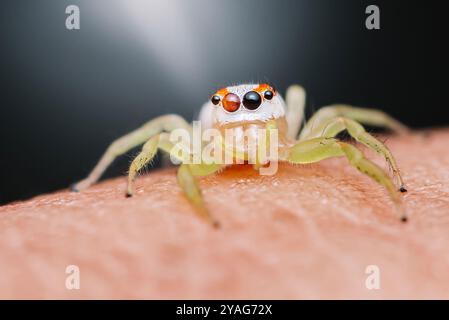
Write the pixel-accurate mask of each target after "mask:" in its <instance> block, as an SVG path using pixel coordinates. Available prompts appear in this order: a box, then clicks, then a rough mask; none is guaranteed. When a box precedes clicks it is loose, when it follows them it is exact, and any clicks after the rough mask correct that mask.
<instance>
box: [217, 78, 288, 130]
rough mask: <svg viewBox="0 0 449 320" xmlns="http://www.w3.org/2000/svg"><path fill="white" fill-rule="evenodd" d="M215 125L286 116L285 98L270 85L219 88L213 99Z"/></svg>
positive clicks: (264, 120) (260, 120) (259, 120)
mask: <svg viewBox="0 0 449 320" xmlns="http://www.w3.org/2000/svg"><path fill="white" fill-rule="evenodd" d="M210 108H212V111H211V113H212V118H213V122H214V123H215V125H218V126H225V125H228V124H231V125H232V124H234V123H241V122H267V121H269V120H273V119H278V118H281V117H283V116H284V115H285V109H284V101H283V100H282V98H281V97H280V95H278V94H277V92H276V90H275V89H274V88H273V87H272V86H270V85H268V84H242V85H238V86H232V87H227V88H223V89H220V90H218V91H217V92H216V93H215V94H213V95H212V97H211V99H210Z"/></svg>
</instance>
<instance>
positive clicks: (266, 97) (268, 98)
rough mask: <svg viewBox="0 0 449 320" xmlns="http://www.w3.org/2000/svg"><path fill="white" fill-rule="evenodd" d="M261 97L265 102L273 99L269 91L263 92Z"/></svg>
mask: <svg viewBox="0 0 449 320" xmlns="http://www.w3.org/2000/svg"><path fill="white" fill-rule="evenodd" d="M263 97H264V98H265V99H267V100H271V99H273V91H270V90H267V91H265V93H264V94H263Z"/></svg>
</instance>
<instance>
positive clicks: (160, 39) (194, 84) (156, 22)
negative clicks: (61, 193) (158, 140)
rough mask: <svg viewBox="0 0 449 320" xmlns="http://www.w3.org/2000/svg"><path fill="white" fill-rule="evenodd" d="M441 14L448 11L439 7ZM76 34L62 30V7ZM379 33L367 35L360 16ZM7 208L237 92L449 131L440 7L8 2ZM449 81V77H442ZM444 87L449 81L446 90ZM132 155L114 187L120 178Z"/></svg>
mask: <svg viewBox="0 0 449 320" xmlns="http://www.w3.org/2000/svg"><path fill="white" fill-rule="evenodd" d="M441 3H442V2H441ZM69 4H76V5H78V6H79V7H80V10H81V30H78V31H69V30H66V28H65V19H66V15H65V8H66V6H67V5H69ZM369 4H377V5H379V7H380V9H381V28H382V29H381V30H379V31H368V30H366V29H365V23H364V21H365V18H366V14H365V8H366V6H367V5H369ZM0 6H1V7H0V8H1V9H0V41H1V48H0V68H1V69H0V70H1V72H0V85H1V87H0V93H1V98H0V104H1V109H0V110H1V112H0V137H1V157H0V203H7V202H9V201H12V200H16V199H21V198H26V197H30V196H32V195H35V194H38V193H41V192H47V191H51V190H56V189H58V188H63V187H67V186H68V185H69V184H70V183H71V182H73V181H75V180H78V179H80V178H82V177H83V176H84V175H86V174H87V173H88V171H89V170H90V169H91V168H92V166H93V165H94V164H95V162H96V161H97V160H98V158H99V157H100V155H101V153H102V152H103V151H104V149H105V148H106V147H107V145H108V143H109V142H111V141H112V140H113V139H115V138H117V137H118V136H120V135H122V134H124V133H126V132H128V131H130V130H132V129H134V128H135V127H137V126H139V125H140V124H142V123H143V122H145V121H146V120H149V119H151V118H153V117H155V116H157V115H160V114H164V113H169V112H170V113H171V112H174V113H179V114H181V115H183V116H185V117H186V118H187V119H189V120H191V119H192V118H193V117H194V116H195V115H196V114H197V112H198V108H199V107H200V105H201V104H202V103H203V102H204V101H206V99H208V97H209V96H210V94H211V93H212V92H213V91H214V90H216V89H218V88H220V87H222V86H227V85H229V84H234V83H239V82H247V81H264V82H265V81H268V82H270V83H273V84H274V85H275V86H276V87H277V88H278V89H279V90H280V91H281V92H284V91H285V89H286V88H287V86H288V85H289V84H291V83H300V84H302V85H303V86H305V88H306V89H307V91H308V94H309V96H308V98H309V99H308V113H309V114H310V112H311V111H313V110H316V109H317V108H318V107H319V106H322V105H325V104H329V103H333V102H347V103H351V104H355V105H361V106H375V107H378V108H381V109H383V110H385V111H388V112H390V113H391V114H393V115H394V116H396V117H398V118H400V119H401V120H402V121H404V122H405V123H407V124H408V125H411V126H414V127H426V126H439V125H447V124H448V122H449V112H448V108H447V106H446V105H447V103H445V102H443V101H445V100H443V94H444V93H446V91H447V90H445V87H444V88H443V71H442V66H443V56H444V57H446V56H445V55H444V54H443V41H447V34H446V32H445V28H443V23H444V21H445V19H443V17H444V11H443V9H442V5H441V4H440V1H426V2H421V4H418V3H414V2H411V1H350V0H344V1H336V0H328V1H325V0H319V1H317V0H315V1H312V0H309V1H298V0H297V1H287V0H279V1H261V0H259V1H256V0H241V1H237V0H226V1H225V0H221V1H218V0H184V1H181V0H178V1H167V0H165V1H163V0H160V1H134V0H127V1H125V0H122V1H118V0H115V1H106V0H92V1H75V0H72V1H56V0H54V1H51V0H40V1H31V0H30V1H22V0H16V1H2V2H1V4H0ZM445 78H446V77H445ZM445 78H444V79H445ZM135 153H136V150H134V151H133V152H130V153H129V155H128V156H124V157H123V158H122V159H120V160H118V161H117V162H116V163H115V164H114V166H113V167H112V168H111V169H110V170H108V173H107V176H113V175H118V174H121V173H124V172H125V171H126V169H127V165H128V163H129V161H130V158H131V157H132V156H133V155H134V154H135Z"/></svg>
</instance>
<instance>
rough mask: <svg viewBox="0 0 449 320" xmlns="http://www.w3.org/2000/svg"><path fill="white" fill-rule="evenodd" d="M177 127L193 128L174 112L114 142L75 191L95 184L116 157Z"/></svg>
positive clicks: (77, 184)
mask: <svg viewBox="0 0 449 320" xmlns="http://www.w3.org/2000/svg"><path fill="white" fill-rule="evenodd" d="M177 128H185V129H187V130H191V126H190V124H189V123H187V122H186V121H185V120H184V119H183V118H182V117H180V116H178V115H174V114H169V115H164V116H160V117H157V118H155V119H153V120H151V121H149V122H147V123H145V124H144V125H143V126H141V127H140V128H138V129H136V130H134V131H132V132H130V133H128V134H127V135H125V136H123V137H121V138H119V139H117V140H115V141H114V142H112V143H111V144H110V145H109V147H108V148H107V150H106V151H105V153H104V154H103V156H102V157H101V159H100V160H99V161H98V163H97V165H96V166H95V168H94V169H93V170H92V171H91V172H90V173H89V175H88V176H87V177H86V178H85V179H83V180H81V181H79V182H77V183H76V184H74V185H73V186H72V190H73V191H80V190H82V189H85V188H87V187H89V186H91V185H92V184H94V183H95V182H96V181H97V180H98V179H99V178H100V176H101V175H102V174H103V172H104V171H105V170H106V168H107V167H108V166H109V165H110V164H111V163H112V161H114V159H115V158H116V157H118V156H120V155H122V154H124V153H126V152H127V151H129V150H131V149H132V148H134V147H137V146H138V145H140V144H142V143H144V142H145V141H147V140H148V139H150V138H151V137H152V136H154V135H156V134H158V133H160V132H163V131H171V130H174V129H177Z"/></svg>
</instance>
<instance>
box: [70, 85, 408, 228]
mask: <svg viewBox="0 0 449 320" xmlns="http://www.w3.org/2000/svg"><path fill="white" fill-rule="evenodd" d="M304 103H305V91H304V89H303V88H302V87H300V86H298V85H293V86H291V87H290V88H289V89H288V90H287V93H286V102H284V100H283V99H282V97H281V96H280V95H279V93H278V92H277V91H276V90H275V89H274V88H273V87H272V86H270V85H268V84H242V85H238V86H232V87H227V88H223V89H221V90H218V91H217V92H216V93H215V94H213V95H212V97H211V99H210V100H209V101H208V102H207V103H206V104H204V105H203V107H202V109H201V113H200V116H199V120H200V122H201V125H202V128H203V129H207V128H215V129H218V130H220V132H223V131H224V130H225V129H228V130H234V131H242V130H249V131H250V132H251V130H256V129H257V130H259V129H263V130H269V128H271V129H272V128H276V129H277V130H278V141H279V143H278V150H279V152H278V154H279V157H278V159H270V160H271V161H286V162H290V163H294V164H306V163H314V162H318V161H321V160H323V159H327V158H332V157H341V156H344V157H346V158H347V159H348V161H349V164H351V165H352V166H353V167H355V168H356V169H357V170H359V171H360V172H362V173H364V174H366V175H367V176H369V177H371V178H372V179H374V180H375V181H376V182H378V183H379V184H381V185H382V186H384V187H385V189H386V190H387V191H388V193H389V195H390V197H391V199H392V200H393V202H394V203H395V205H396V208H397V209H398V210H399V212H400V215H401V220H402V221H406V220H407V217H406V215H405V212H404V210H403V209H402V205H401V199H400V197H399V195H398V193H397V191H396V187H395V184H394V183H393V181H392V179H391V178H390V177H389V176H388V174H387V173H386V172H384V170H382V169H381V168H380V167H379V166H377V165H376V164H374V163H373V162H372V161H370V160H368V159H367V158H365V156H364V155H363V153H362V152H361V151H360V150H359V149H357V148H356V147H355V146H354V145H352V144H349V143H347V142H344V141H340V140H339V139H337V138H336V136H337V135H338V134H339V133H340V132H342V131H344V130H346V131H347V132H348V133H349V135H350V136H352V137H353V138H354V139H355V140H356V141H358V142H360V143H362V144H364V145H366V146H367V147H368V148H370V149H372V150H374V151H375V152H377V153H378V154H380V155H381V156H383V157H384V158H385V160H386V162H387V163H388V165H389V167H390V168H391V170H392V172H393V176H394V178H395V179H396V183H397V185H398V186H399V187H398V189H399V191H401V192H406V191H407V190H406V188H405V185H404V183H403V180H402V177H401V175H400V173H399V170H398V167H397V165H396V161H395V159H394V157H393V155H392V154H391V152H390V151H389V150H388V148H387V147H386V146H385V145H384V144H383V143H382V142H380V141H379V140H378V139H376V138H375V137H373V136H372V135H371V134H369V133H368V132H366V131H365V129H364V127H363V126H362V124H367V125H373V126H380V127H386V128H388V129H391V130H393V131H395V132H398V133H404V132H407V131H408V129H407V127H405V126H404V125H403V124H401V123H400V122H398V121H397V120H395V119H393V118H392V117H390V116H389V115H387V114H385V113H384V112H382V111H380V110H374V109H365V108H358V107H353V106H349V105H340V104H338V105H330V106H326V107H323V108H321V109H319V110H318V111H317V112H316V113H315V114H314V115H313V116H312V117H311V118H310V119H309V120H308V121H307V122H306V123H305V125H304V126H303V128H302V130H301V131H300V127H301V123H302V119H303V111H304ZM178 128H183V129H186V130H190V131H191V130H192V127H191V124H189V123H188V122H187V121H185V120H184V119H183V118H182V117H180V116H178V115H174V114H169V115H163V116H160V117H157V118H155V119H153V120H151V121H149V122H147V123H145V124H144V125H143V126H142V127H140V128H138V129H137V130H135V131H132V132H131V133H129V134H127V135H125V136H123V137H121V138H119V139H117V140H115V141H114V142H113V143H112V144H111V145H110V146H109V148H108V149H107V150H106V152H105V153H104V154H103V156H102V157H101V159H100V161H99V162H98V164H97V165H96V166H95V168H94V169H93V170H92V172H91V173H90V174H89V175H88V177H87V178H85V179H84V180H81V181H80V182H78V183H76V184H74V185H73V187H72V189H73V190H75V191H79V190H82V189H85V188H87V187H89V186H90V185H92V184H93V183H95V182H96V181H97V180H98V179H99V178H100V176H101V175H102V173H103V172H104V171H105V170H106V168H107V167H108V166H109V165H110V164H111V162H112V161H113V160H114V159H115V158H116V157H117V156H119V155H122V154H124V153H126V152H127V151H129V150H130V149H132V148H134V147H136V146H138V145H141V144H143V143H145V144H144V145H143V148H142V151H141V152H140V154H139V155H138V156H137V157H136V158H135V159H134V160H133V162H132V163H131V166H130V169H129V175H128V188H127V196H132V194H133V183H134V179H135V177H136V174H137V173H138V171H139V170H140V169H142V168H143V167H144V166H145V165H146V164H147V163H148V162H149V161H151V160H152V159H153V157H154V156H155V154H156V152H157V150H158V149H161V150H163V151H166V152H170V150H171V148H172V147H173V144H172V143H171V142H170V140H169V135H168V134H169V133H170V132H172V131H173V130H175V129H178ZM224 147H225V148H226V146H224ZM234 156H235V157H236V158H237V157H243V158H245V159H246V157H247V154H246V151H243V154H242V153H241V152H237V150H235V149H234ZM181 160H182V159H181ZM225 166H226V165H219V164H206V163H200V164H186V163H183V164H181V165H180V167H179V169H178V173H177V178H178V183H179V185H180V186H181V188H182V189H183V191H184V192H185V195H186V196H187V198H188V199H189V200H190V202H191V203H192V204H193V205H194V207H195V208H196V210H195V211H196V212H197V213H198V214H199V215H200V216H201V217H202V218H204V219H206V220H207V221H208V222H210V223H212V224H213V225H218V223H217V221H216V220H215V219H214V218H213V216H212V215H211V214H210V213H209V211H208V210H207V208H206V206H205V204H204V202H203V198H202V195H201V190H200V188H199V186H198V183H197V181H196V178H195V177H196V176H205V175H209V174H212V173H214V172H217V171H219V170H222V169H223V168H224V167H225ZM255 167H257V166H255Z"/></svg>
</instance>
